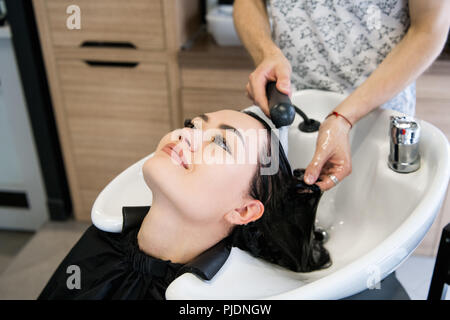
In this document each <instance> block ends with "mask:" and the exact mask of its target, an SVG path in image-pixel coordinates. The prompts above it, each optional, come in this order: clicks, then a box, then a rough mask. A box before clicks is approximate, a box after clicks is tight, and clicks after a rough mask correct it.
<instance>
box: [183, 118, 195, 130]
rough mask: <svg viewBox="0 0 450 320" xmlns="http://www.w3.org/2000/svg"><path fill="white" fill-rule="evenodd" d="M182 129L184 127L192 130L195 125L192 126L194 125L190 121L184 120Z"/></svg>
mask: <svg viewBox="0 0 450 320" xmlns="http://www.w3.org/2000/svg"><path fill="white" fill-rule="evenodd" d="M184 127H185V128H192V129H194V128H195V125H194V123H193V122H192V119H186V120H184Z"/></svg>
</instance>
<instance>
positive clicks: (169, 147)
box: [161, 142, 189, 169]
mask: <svg viewBox="0 0 450 320" xmlns="http://www.w3.org/2000/svg"><path fill="white" fill-rule="evenodd" d="M176 146H177V145H176V144H175V143H172V142H171V143H168V144H166V145H165V146H164V147H163V148H162V149H161V150H162V151H164V152H165V153H167V154H168V155H169V156H170V157H171V158H172V159H174V160H175V161H177V163H178V164H181V165H182V166H183V167H184V168H185V169H189V166H188V165H187V162H186V160H185V159H184V157H183V150H182V149H181V148H180V150H179V151H178V152H177V151H176V150H175V149H176Z"/></svg>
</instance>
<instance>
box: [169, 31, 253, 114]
mask: <svg viewBox="0 0 450 320" xmlns="http://www.w3.org/2000/svg"><path fill="white" fill-rule="evenodd" d="M178 60H179V64H180V78H181V80H180V81H181V82H180V86H181V94H180V96H181V106H182V116H183V117H184V118H188V117H194V116H197V115H199V114H201V113H206V112H214V111H217V110H221V109H233V110H242V109H244V108H246V107H248V106H250V105H251V104H252V102H251V101H250V100H249V99H248V98H247V95H246V90H245V86H246V84H247V82H248V77H249V75H250V73H251V72H252V71H253V62H252V61H251V58H250V56H249V55H248V53H247V52H246V51H245V49H244V48H243V47H219V46H217V45H216V44H215V43H214V40H213V39H212V38H211V37H210V36H208V35H206V34H205V35H203V36H202V37H200V38H199V39H198V40H197V41H196V43H195V45H194V47H193V48H190V49H189V50H185V51H180V52H179V54H178Z"/></svg>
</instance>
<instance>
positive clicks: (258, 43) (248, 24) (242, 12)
mask: <svg viewBox="0 0 450 320" xmlns="http://www.w3.org/2000/svg"><path fill="white" fill-rule="evenodd" d="M233 19H234V25H235V28H236V30H237V33H238V34H239V38H240V39H241V41H242V43H243V44H244V46H245V48H246V49H247V51H248V52H249V53H250V55H251V56H252V58H253V61H254V63H255V65H259V64H260V63H261V61H262V60H264V58H265V57H267V56H269V55H271V54H273V53H274V52H278V51H279V48H278V47H277V46H276V45H275V43H274V42H273V41H272V38H271V32H270V23H269V18H268V16H267V11H266V5H265V1H264V0H235V1H234V7H233Z"/></svg>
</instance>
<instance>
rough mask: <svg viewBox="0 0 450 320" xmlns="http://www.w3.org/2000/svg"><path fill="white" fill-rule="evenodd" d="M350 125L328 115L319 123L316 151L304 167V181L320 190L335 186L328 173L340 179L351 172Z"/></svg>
mask: <svg viewBox="0 0 450 320" xmlns="http://www.w3.org/2000/svg"><path fill="white" fill-rule="evenodd" d="M349 131H350V125H349V124H348V123H347V122H346V121H345V120H344V119H343V118H341V117H336V116H334V115H332V116H330V117H328V118H327V119H326V120H325V121H324V122H322V124H321V125H320V129H319V134H318V137H317V143H316V152H315V154H314V156H313V159H312V161H311V163H310V164H309V165H308V167H307V168H306V172H305V182H306V183H307V184H313V183H315V182H316V180H317V179H318V178H319V177H320V178H321V180H322V181H320V182H317V185H318V186H319V187H320V189H321V190H322V191H326V190H329V189H331V188H333V187H334V186H335V184H334V182H333V181H332V180H331V179H330V177H329V176H328V175H330V174H332V175H334V176H335V177H336V178H338V180H339V181H342V180H343V179H344V178H345V177H346V176H348V175H349V174H350V173H351V172H352V157H351V153H350V142H349Z"/></svg>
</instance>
